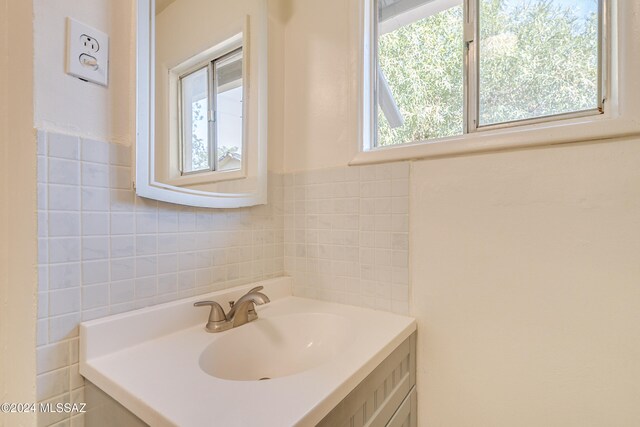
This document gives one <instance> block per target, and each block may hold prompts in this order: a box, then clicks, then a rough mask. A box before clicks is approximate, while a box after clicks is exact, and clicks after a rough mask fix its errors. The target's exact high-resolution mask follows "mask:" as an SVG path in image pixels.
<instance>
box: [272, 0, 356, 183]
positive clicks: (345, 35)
mask: <svg viewBox="0 0 640 427" xmlns="http://www.w3.org/2000/svg"><path fill="white" fill-rule="evenodd" d="M286 3H287V4H288V7H289V9H288V13H289V19H288V21H287V26H286V28H285V52H286V53H285V79H286V86H285V114H284V117H285V150H284V153H285V160H284V169H285V171H286V172H294V171H300V170H308V169H322V168H327V167H334V166H344V165H346V164H347V163H348V162H349V161H350V160H351V159H352V158H353V157H354V156H355V154H356V152H357V146H356V144H355V142H354V141H355V140H356V136H357V126H356V125H357V117H358V116H357V104H356V102H357V99H356V93H357V80H356V72H357V55H356V50H355V49H356V47H357V44H356V32H355V31H356V29H357V26H356V22H357V21H356V20H355V13H354V5H355V4H356V1H354V0H350V1H344V0H328V1H308V0H288V1H287V2H286Z"/></svg>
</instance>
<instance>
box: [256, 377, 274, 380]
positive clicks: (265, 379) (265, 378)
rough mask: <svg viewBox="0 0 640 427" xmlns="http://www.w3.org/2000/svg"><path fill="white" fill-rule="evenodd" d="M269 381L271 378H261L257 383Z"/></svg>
mask: <svg viewBox="0 0 640 427" xmlns="http://www.w3.org/2000/svg"><path fill="white" fill-rule="evenodd" d="M270 379H271V378H269V377H263V378H260V379H259V380H258V381H266V380H270Z"/></svg>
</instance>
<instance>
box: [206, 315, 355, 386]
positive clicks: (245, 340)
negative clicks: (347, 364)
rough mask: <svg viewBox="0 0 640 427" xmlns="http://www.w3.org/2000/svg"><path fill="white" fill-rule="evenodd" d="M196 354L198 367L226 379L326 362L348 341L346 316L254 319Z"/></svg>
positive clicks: (287, 372)
mask: <svg viewBox="0 0 640 427" xmlns="http://www.w3.org/2000/svg"><path fill="white" fill-rule="evenodd" d="M222 334H223V335H224V336H221V337H220V338H219V339H217V340H215V341H214V342H213V343H211V344H210V345H209V346H208V347H207V348H206V349H205V350H204V351H203V352H202V354H201V356H200V368H202V370H203V371H205V372H206V373H207V374H209V375H212V376H214V377H217V378H221V379H225V380H235V381H257V380H265V379H272V378H278V377H285V376H288V375H293V374H297V373H299V372H303V371H306V370H309V369H312V368H315V367H317V366H319V365H321V364H324V363H327V362H330V361H331V360H333V359H334V358H335V357H337V356H339V355H340V353H341V352H344V351H345V350H346V349H347V348H348V345H349V343H351V342H353V338H354V330H353V327H352V324H351V322H350V321H349V319H347V318H345V317H343V316H338V315H334V314H328V313H303V314H291V315H285V316H276V317H272V318H265V319H258V320H256V321H254V322H251V323H249V324H246V325H243V326H242V327H239V328H235V329H232V330H230V331H227V332H223V333H222Z"/></svg>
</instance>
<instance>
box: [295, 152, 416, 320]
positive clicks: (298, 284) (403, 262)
mask: <svg viewBox="0 0 640 427" xmlns="http://www.w3.org/2000/svg"><path fill="white" fill-rule="evenodd" d="M284 227H285V228H284V250H285V253H284V255H285V258H284V260H285V271H286V272H287V274H289V275H291V276H293V278H294V286H295V289H294V292H295V293H296V294H297V295H300V296H308V297H312V298H319V299H324V300H330V301H334V302H340V303H346V304H352V305H358V306H364V307H370V308H375V309H379V310H386V311H393V312H396V313H400V314H407V313H408V311H409V307H408V304H409V303H408V301H409V270H408V260H409V164H408V163H395V164H385V165H374V166H364V167H341V168H336V169H327V170H315V171H308V172H302V173H297V174H293V175H285V177H284Z"/></svg>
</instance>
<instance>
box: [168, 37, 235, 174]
mask: <svg viewBox="0 0 640 427" xmlns="http://www.w3.org/2000/svg"><path fill="white" fill-rule="evenodd" d="M242 62H243V53H242V48H239V49H236V50H234V51H232V52H230V53H228V54H226V55H223V56H221V57H218V58H216V59H214V60H212V61H210V62H208V63H206V64H202V65H200V66H199V67H196V69H195V70H191V71H189V72H187V73H185V74H183V75H181V76H180V78H179V91H180V96H179V100H180V109H179V113H180V138H179V143H180V153H181V162H180V163H181V173H182V175H189V174H195V173H201V172H214V171H218V172H224V171H233V170H240V169H241V168H242V154H243V120H242V119H243V79H242V66H243V64H242Z"/></svg>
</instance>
